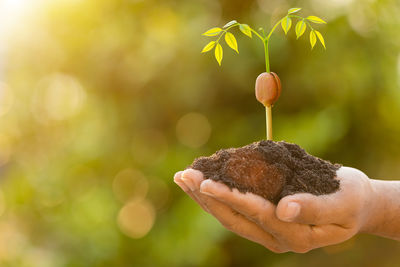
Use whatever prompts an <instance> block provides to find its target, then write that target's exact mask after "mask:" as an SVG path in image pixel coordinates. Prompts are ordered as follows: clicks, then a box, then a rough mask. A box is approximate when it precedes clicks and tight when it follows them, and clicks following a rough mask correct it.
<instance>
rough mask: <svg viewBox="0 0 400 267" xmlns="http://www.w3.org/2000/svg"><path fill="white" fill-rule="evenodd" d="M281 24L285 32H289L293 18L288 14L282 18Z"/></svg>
mask: <svg viewBox="0 0 400 267" xmlns="http://www.w3.org/2000/svg"><path fill="white" fill-rule="evenodd" d="M281 25H282V29H283V31H284V32H285V34H287V33H288V31H289V30H290V27H292V20H291V19H290V18H289V17H288V16H286V17H284V18H283V19H282V22H281Z"/></svg>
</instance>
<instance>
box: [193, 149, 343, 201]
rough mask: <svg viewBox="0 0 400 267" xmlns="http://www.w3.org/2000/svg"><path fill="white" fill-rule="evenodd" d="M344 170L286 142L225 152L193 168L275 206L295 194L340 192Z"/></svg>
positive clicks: (200, 162)
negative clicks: (340, 171) (341, 176)
mask: <svg viewBox="0 0 400 267" xmlns="http://www.w3.org/2000/svg"><path fill="white" fill-rule="evenodd" d="M340 167H341V165H339V164H332V163H330V162H329V161H326V160H322V159H320V158H317V157H314V156H311V155H310V154H308V153H307V152H305V151H304V149H302V148H301V147H299V146H298V145H296V144H290V143H286V142H283V141H280V142H275V141H260V142H255V143H252V144H250V145H247V146H244V147H240V148H228V149H221V150H219V151H217V152H216V153H214V154H213V155H211V156H210V157H200V158H197V159H196V160H195V161H194V162H193V163H192V165H191V166H189V168H193V169H196V170H199V171H201V172H203V174H204V176H205V178H207V179H212V180H214V181H219V182H222V183H224V184H226V185H227V186H228V187H230V188H237V189H238V190H239V191H240V192H242V193H245V192H251V193H254V194H257V195H260V196H262V197H264V198H265V199H268V200H269V201H271V202H273V203H275V204H276V203H278V202H279V200H280V199H281V198H283V197H284V196H287V195H292V194H295V193H300V192H306V193H311V194H314V195H323V194H329V193H333V192H335V191H337V190H338V189H339V181H338V180H337V179H335V178H336V171H337V170H338V169H339V168H340Z"/></svg>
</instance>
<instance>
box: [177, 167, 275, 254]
mask: <svg viewBox="0 0 400 267" xmlns="http://www.w3.org/2000/svg"><path fill="white" fill-rule="evenodd" d="M181 179H182V180H183V181H184V182H185V184H186V185H187V186H188V187H190V188H191V189H193V191H192V193H193V195H194V196H196V197H198V199H200V201H201V202H202V203H204V206H205V207H206V208H207V209H208V210H209V212H210V213H211V214H212V215H213V216H214V217H215V218H216V219H217V220H218V221H219V222H220V223H221V224H222V225H223V226H224V227H225V228H227V229H228V230H230V231H232V232H235V233H236V234H238V235H239V236H241V237H244V238H246V239H249V240H251V241H253V242H256V243H259V244H261V245H263V246H265V247H266V248H268V249H270V250H272V251H274V252H282V251H281V249H280V248H278V243H277V241H276V240H275V238H274V237H273V236H272V235H271V234H269V233H267V232H265V231H264V229H262V228H261V227H259V226H258V225H257V224H255V223H254V222H252V221H249V220H248V219H246V218H245V217H244V216H242V215H241V214H239V213H237V212H236V211H235V210H233V209H232V208H230V207H229V206H227V205H226V204H224V203H221V202H219V201H217V200H215V199H213V198H212V197H209V196H207V195H204V194H201V193H200V191H199V190H200V185H201V184H202V182H203V181H204V176H203V173H202V172H200V171H198V170H194V169H187V170H185V171H184V172H183V173H182V175H181ZM206 181H208V180H206Z"/></svg>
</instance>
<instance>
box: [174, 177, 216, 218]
mask: <svg viewBox="0 0 400 267" xmlns="http://www.w3.org/2000/svg"><path fill="white" fill-rule="evenodd" d="M182 173H183V171H179V172H177V173H176V174H175V175H174V182H175V183H176V184H177V185H179V187H180V188H181V189H182V190H183V191H184V192H185V193H186V194H188V195H189V197H190V198H191V199H193V200H194V201H196V202H197V204H199V205H200V207H201V208H202V209H203V210H204V211H206V212H209V210H208V209H207V207H206V206H205V205H204V203H202V202H201V200H200V199H199V198H198V197H197V196H196V195H195V194H193V192H192V191H191V190H190V188H189V187H188V186H187V185H186V184H185V183H184V182H183V181H182Z"/></svg>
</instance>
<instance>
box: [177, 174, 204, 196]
mask: <svg viewBox="0 0 400 267" xmlns="http://www.w3.org/2000/svg"><path fill="white" fill-rule="evenodd" d="M181 179H182V181H183V182H184V183H185V185H186V186H187V187H188V188H190V190H192V191H199V189H200V184H201V182H203V181H204V176H203V173H202V172H201V171H198V170H194V169H186V170H184V171H183V172H182V174H181Z"/></svg>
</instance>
